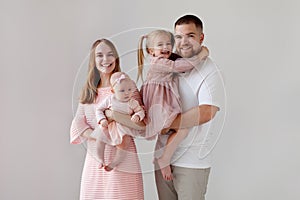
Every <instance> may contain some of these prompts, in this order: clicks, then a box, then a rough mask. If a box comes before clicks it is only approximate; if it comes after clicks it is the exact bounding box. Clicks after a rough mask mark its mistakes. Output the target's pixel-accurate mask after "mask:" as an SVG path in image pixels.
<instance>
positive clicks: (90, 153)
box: [70, 87, 144, 200]
mask: <svg viewBox="0 0 300 200" xmlns="http://www.w3.org/2000/svg"><path fill="white" fill-rule="evenodd" d="M110 90H111V88H110V87H107V88H99V89H98V97H97V101H96V103H95V104H80V103H79V105H78V109H77V112H76V115H75V117H74V119H73V121H72V125H71V131H70V134H71V137H70V142H71V143H72V144H81V143H83V142H84V141H85V139H84V138H83V137H81V136H80V135H81V134H82V133H83V131H85V130H86V129H88V128H91V129H94V128H95V126H97V123H96V116H95V106H96V104H97V103H98V102H99V101H102V100H104V99H105V97H107V96H108V95H110V94H111V91H110ZM86 142H87V154H86V158H85V163H84V167H83V172H82V178H81V189H80V199H81V200H97V199H107V200H108V199H120V200H122V199H137V200H140V199H144V191H143V180H142V173H141V168H140V163H139V159H138V155H137V151H136V146H135V143H134V140H133V139H132V141H131V143H130V146H129V148H128V153H127V155H126V156H127V157H126V158H125V159H124V161H123V162H122V163H121V164H120V165H118V166H117V167H116V168H115V169H114V170H112V171H110V172H106V171H105V170H104V169H103V168H102V169H99V168H98V166H99V163H98V161H97V159H96V143H95V141H94V140H87V141H86ZM115 150H116V149H115V147H113V146H110V145H106V149H105V163H110V161H111V160H112V159H113V156H114V153H115Z"/></svg>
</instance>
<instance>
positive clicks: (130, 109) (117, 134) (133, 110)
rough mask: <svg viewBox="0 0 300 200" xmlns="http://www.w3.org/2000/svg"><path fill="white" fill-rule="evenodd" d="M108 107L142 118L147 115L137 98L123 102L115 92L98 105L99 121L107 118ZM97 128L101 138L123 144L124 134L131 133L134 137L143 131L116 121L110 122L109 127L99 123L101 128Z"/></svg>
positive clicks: (108, 142)
mask: <svg viewBox="0 0 300 200" xmlns="http://www.w3.org/2000/svg"><path fill="white" fill-rule="evenodd" d="M106 109H111V110H113V111H117V112H119V113H123V114H127V115H132V116H134V115H137V116H139V118H140V120H143V119H144V117H145V111H144V109H143V108H142V106H141V105H140V104H139V102H138V101H137V100H135V99H130V100H129V101H127V102H122V101H119V100H117V99H116V97H115V95H114V94H112V95H110V96H109V97H107V98H106V99H104V101H102V102H101V103H100V104H98V105H97V106H96V119H97V122H100V121H101V120H102V119H106V117H105V115H104V111H105V110H106ZM97 129H98V131H99V132H98V137H100V140H101V141H103V142H105V143H106V144H109V145H118V144H121V143H122V140H123V136H124V135H130V136H133V137H135V136H139V135H141V132H139V131H138V130H135V129H133V128H129V127H127V126H124V125H122V124H120V123H118V122H115V121H112V122H111V123H109V124H108V127H107V128H105V127H101V125H99V128H97Z"/></svg>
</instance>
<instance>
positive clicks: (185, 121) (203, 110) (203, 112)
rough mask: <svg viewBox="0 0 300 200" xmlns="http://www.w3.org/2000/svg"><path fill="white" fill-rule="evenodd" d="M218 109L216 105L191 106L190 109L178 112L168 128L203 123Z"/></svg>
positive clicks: (211, 117)
mask: <svg viewBox="0 0 300 200" xmlns="http://www.w3.org/2000/svg"><path fill="white" fill-rule="evenodd" d="M218 110H219V108H218V107H216V106H212V105H200V106H197V107H193V108H191V109H190V110H188V111H186V112H184V113H182V114H179V115H178V116H177V117H176V118H175V120H174V121H173V123H172V124H171V126H170V128H173V129H178V128H179V129H181V128H190V127H193V126H198V125H201V124H204V123H206V122H208V121H210V120H211V119H213V118H214V116H215V115H216V113H217V112H218Z"/></svg>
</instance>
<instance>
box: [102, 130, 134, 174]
mask: <svg viewBox="0 0 300 200" xmlns="http://www.w3.org/2000/svg"><path fill="white" fill-rule="evenodd" d="M130 141H131V137H130V136H129V135H125V136H124V137H123V141H122V143H121V144H119V145H117V151H116V155H115V157H114V159H113V160H112V162H111V163H110V164H108V165H107V166H105V167H104V169H105V170H106V171H111V170H113V169H114V168H115V167H116V166H118V165H119V164H120V163H121V162H122V161H123V160H124V158H125V157H126V154H127V148H128V146H129V144H130Z"/></svg>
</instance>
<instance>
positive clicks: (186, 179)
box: [155, 15, 224, 200]
mask: <svg viewBox="0 0 300 200" xmlns="http://www.w3.org/2000/svg"><path fill="white" fill-rule="evenodd" d="M174 29H175V34H174V35H175V45H176V51H177V53H178V54H179V55H181V56H182V57H183V58H186V59H189V58H191V57H193V56H194V55H196V54H198V53H199V52H200V47H201V44H202V42H203V40H204V34H203V25H202V21H201V20H200V19H199V18H198V17H196V16H194V15H185V16H182V17H180V18H179V19H178V20H177V21H176V22H175V26H174ZM179 76H180V77H179V93H180V97H181V101H182V109H183V113H182V114H181V115H179V116H178V117H177V118H176V119H175V120H174V122H173V123H172V125H171V127H170V128H171V129H178V128H189V134H188V136H187V137H186V138H185V139H184V140H183V141H182V142H181V143H180V145H179V146H178V148H177V149H176V151H175V153H174V155H173V158H172V162H171V168H172V173H173V180H172V181H166V180H164V179H163V177H162V174H161V171H160V170H156V171H155V180H156V186H157V190H158V196H159V199H160V200H169V199H170V200H175V199H179V200H183V199H184V200H193V199H200V200H204V199H205V193H206V188H207V183H208V177H209V173H210V168H211V162H210V158H209V157H210V156H209V152H210V150H211V149H209V148H208V146H209V145H208V144H207V143H208V142H211V141H209V137H208V136H209V135H210V134H212V133H211V130H210V128H211V127H212V123H213V121H214V120H212V119H213V118H214V116H215V115H216V114H217V112H219V110H220V109H221V105H222V104H223V102H224V89H223V84H222V83H223V82H222V79H221V77H220V74H219V71H218V68H217V67H216V65H215V64H214V63H213V62H212V61H211V59H210V58H207V59H206V60H205V61H203V62H201V63H200V65H199V66H195V68H194V69H193V70H191V71H189V72H185V73H182V74H180V75H179ZM167 137H168V136H167V135H159V136H158V140H157V144H156V150H157V151H156V153H157V154H159V153H158V152H159V149H160V148H161V147H163V146H164V145H165V144H166V140H167ZM202 154H204V156H203V155H202ZM156 157H159V156H158V155H157V156H156ZM158 168H159V167H158V165H157V163H156V169H158Z"/></svg>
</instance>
